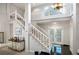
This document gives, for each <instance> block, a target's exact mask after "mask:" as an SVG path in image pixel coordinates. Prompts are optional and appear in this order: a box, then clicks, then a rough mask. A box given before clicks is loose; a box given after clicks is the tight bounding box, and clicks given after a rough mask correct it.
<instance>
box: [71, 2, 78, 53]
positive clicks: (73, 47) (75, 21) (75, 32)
mask: <svg viewBox="0 0 79 59" xmlns="http://www.w3.org/2000/svg"><path fill="white" fill-rule="evenodd" d="M72 26H73V27H72V28H73V35H72V36H73V38H72V39H71V45H70V46H71V51H72V53H73V54H77V49H79V4H78V3H77V4H74V6H73V16H72Z"/></svg>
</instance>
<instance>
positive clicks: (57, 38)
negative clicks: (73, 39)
mask: <svg viewBox="0 0 79 59" xmlns="http://www.w3.org/2000/svg"><path fill="white" fill-rule="evenodd" d="M50 39H52V41H53V42H54V43H61V42H62V29H61V28H58V29H50Z"/></svg>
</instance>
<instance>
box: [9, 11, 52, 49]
mask: <svg viewBox="0 0 79 59" xmlns="http://www.w3.org/2000/svg"><path fill="white" fill-rule="evenodd" d="M10 18H14V19H15V21H16V22H17V23H18V24H19V25H20V26H21V27H22V28H23V29H24V31H25V21H24V18H23V17H22V16H20V14H18V13H17V11H15V12H13V13H11V14H10ZM42 31H43V32H42ZM45 33H46V32H45V31H44V30H43V29H42V28H40V27H39V26H38V28H37V27H35V26H34V25H33V24H31V33H30V34H31V36H32V37H33V38H34V39H36V40H37V41H38V42H39V43H40V44H41V45H42V46H43V47H45V48H46V49H49V47H50V45H51V43H52V41H51V40H50V39H49V37H48V36H47V35H46V34H45Z"/></svg>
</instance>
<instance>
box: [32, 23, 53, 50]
mask: <svg viewBox="0 0 79 59" xmlns="http://www.w3.org/2000/svg"><path fill="white" fill-rule="evenodd" d="M42 30H43V29H42ZM31 35H32V37H34V38H35V39H36V40H37V41H38V42H39V43H40V44H41V45H42V46H44V47H45V48H46V49H49V47H50V45H51V43H52V41H51V40H50V39H49V37H48V36H47V35H45V34H44V33H43V32H41V31H40V30H39V29H38V28H36V27H35V26H34V25H32V24H31Z"/></svg>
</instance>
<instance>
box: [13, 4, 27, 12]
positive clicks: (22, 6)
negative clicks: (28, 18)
mask: <svg viewBox="0 0 79 59" xmlns="http://www.w3.org/2000/svg"><path fill="white" fill-rule="evenodd" d="M13 5H15V6H16V7H18V8H20V9H21V10H23V11H24V10H25V5H27V4H25V3H13Z"/></svg>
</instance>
